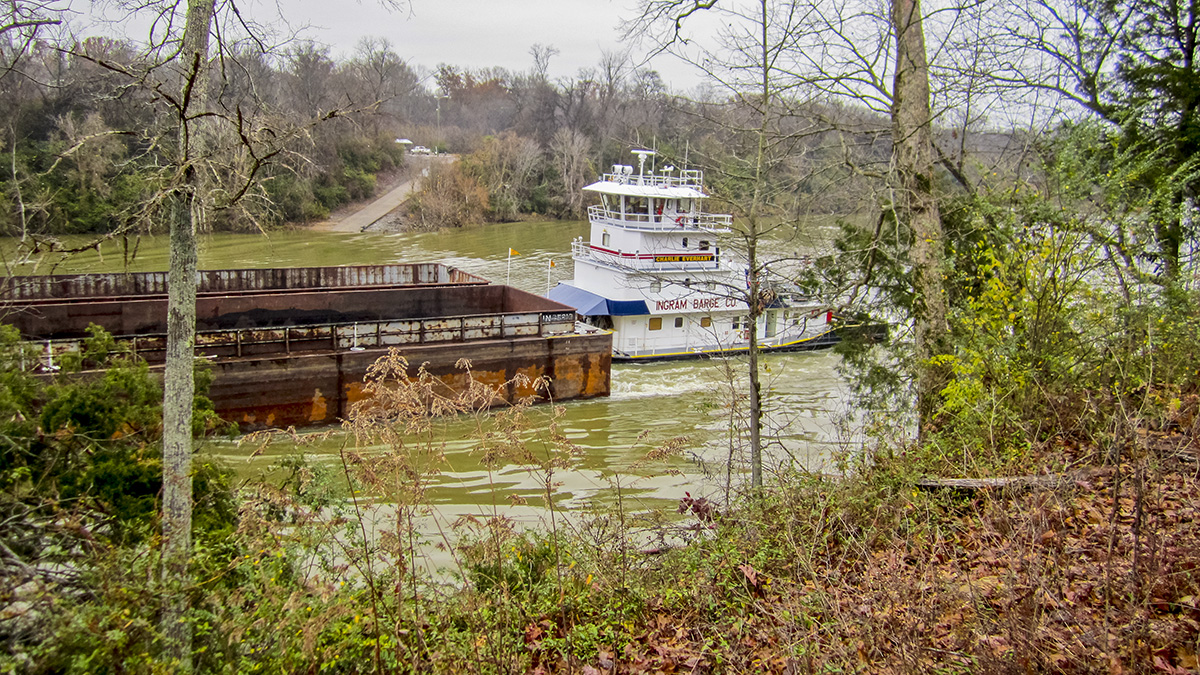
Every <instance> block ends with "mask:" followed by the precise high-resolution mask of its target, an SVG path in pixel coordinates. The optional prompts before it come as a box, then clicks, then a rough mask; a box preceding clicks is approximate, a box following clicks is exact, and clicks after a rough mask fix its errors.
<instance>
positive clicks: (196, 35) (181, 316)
mask: <svg viewBox="0 0 1200 675" xmlns="http://www.w3.org/2000/svg"><path fill="white" fill-rule="evenodd" d="M214 8H215V0H189V2H188V11H187V19H186V24H185V28H184V36H183V45H182V49H181V51H180V54H179V57H178V59H179V61H178V62H179V64H180V70H181V72H182V87H181V95H180V98H179V101H180V105H181V108H180V109H179V110H178V114H179V120H178V124H179V149H178V152H179V158H178V162H179V167H180V169H181V175H182V176H183V180H182V184H181V185H178V186H176V187H175V194H174V196H173V198H172V199H171V203H172V205H173V210H172V212H171V214H170V216H171V223H170V228H171V237H170V241H171V253H170V270H169V272H168V280H167V294H168V300H167V353H166V366H165V372H164V378H163V517H162V534H163V569H162V575H163V584H164V587H165V589H166V597H165V598H164V607H163V614H162V632H163V637H164V640H165V654H164V656H165V657H166V659H168V660H169V661H172V662H174V663H176V664H177V665H176V666H175V672H181V673H190V672H191V671H192V627H191V624H189V623H188V621H187V608H188V601H187V591H188V587H189V586H190V585H191V578H190V575H189V573H188V561H189V559H190V557H191V548H192V536H191V535H192V475H191V474H192V406H193V399H194V397H195V380H194V375H193V372H194V371H193V368H194V365H193V364H194V361H195V342H196V227H197V225H198V224H199V222H200V221H201V219H202V218H203V201H204V198H205V195H204V185H203V183H204V175H203V171H202V170H201V169H199V168H198V167H197V161H199V160H201V159H202V155H203V152H204V148H203V146H204V143H203V140H202V139H203V133H202V129H201V127H203V126H204V124H205V122H204V118H203V117H200V116H199V115H200V114H201V113H203V111H204V102H205V88H206V86H207V78H206V77H205V73H206V71H207V67H208V38H209V26H210V24H211V23H212V17H213V11H214Z"/></svg>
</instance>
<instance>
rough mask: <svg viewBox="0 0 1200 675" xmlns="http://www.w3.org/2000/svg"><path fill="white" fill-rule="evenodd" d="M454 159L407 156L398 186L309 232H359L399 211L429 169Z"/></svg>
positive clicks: (452, 157) (427, 173)
mask: <svg viewBox="0 0 1200 675" xmlns="http://www.w3.org/2000/svg"><path fill="white" fill-rule="evenodd" d="M456 159H457V157H456V156H455V155H436V156H432V157H422V156H420V155H409V156H408V166H407V167H406V173H407V174H408V175H407V177H406V178H405V179H404V180H403V181H401V182H400V184H399V185H396V186H395V187H393V188H392V189H390V190H388V191H387V192H386V193H384V194H383V195H381V196H380V197H378V198H377V199H376V200H375V201H373V202H370V203H368V204H367V205H365V206H363V207H361V208H360V209H358V210H357V211H351V212H350V213H348V214H347V215H345V216H344V217H341V218H337V217H336V216H335V217H333V218H331V219H330V220H327V221H325V222H322V223H317V224H316V225H313V226H312V229H314V230H318V231H322V232H362V231H364V230H366V229H367V228H369V227H371V226H372V225H374V224H375V223H377V222H379V221H380V220H382V219H384V218H386V217H387V216H388V214H390V213H391V212H393V211H395V210H396V209H398V208H400V205H401V204H403V203H404V202H405V200H407V199H408V197H409V196H410V195H411V194H412V193H413V190H415V189H417V187H418V185H419V184H420V182H421V179H422V178H424V177H426V176H428V175H429V170H430V168H431V167H433V166H437V165H439V164H449V163H450V162H453V161H454V160H456Z"/></svg>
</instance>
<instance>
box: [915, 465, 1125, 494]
mask: <svg viewBox="0 0 1200 675" xmlns="http://www.w3.org/2000/svg"><path fill="white" fill-rule="evenodd" d="M1103 472H1104V469H1100V468H1093V469H1084V470H1080V471H1072V472H1071V473H1066V474H1041V475H1037V476H1005V477H1002V478H936V477H935V478H925V479H923V480H920V481H918V482H917V487H918V488H920V489H922V490H957V491H959V492H979V491H983V490H1017V491H1021V490H1053V489H1055V488H1058V487H1062V486H1065V485H1070V484H1072V483H1075V482H1077V481H1081V480H1088V479H1090V478H1093V477H1095V476H1096V475H1098V474H1100V473H1103Z"/></svg>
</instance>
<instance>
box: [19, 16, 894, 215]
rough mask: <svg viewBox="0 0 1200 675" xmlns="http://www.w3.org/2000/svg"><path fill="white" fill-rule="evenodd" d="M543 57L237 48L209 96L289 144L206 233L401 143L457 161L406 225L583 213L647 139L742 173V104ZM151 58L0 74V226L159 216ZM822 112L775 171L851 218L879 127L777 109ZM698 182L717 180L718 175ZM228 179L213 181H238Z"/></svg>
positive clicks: (669, 155)
mask: <svg viewBox="0 0 1200 675" xmlns="http://www.w3.org/2000/svg"><path fill="white" fill-rule="evenodd" d="M552 55H553V52H552V50H546V49H541V48H536V47H535V49H534V50H533V56H534V58H533V62H534V65H533V66H532V67H531V68H530V70H529V71H527V72H510V71H506V70H503V69H499V68H493V69H484V70H479V71H468V70H463V69H460V68H456V67H454V66H450V65H441V66H439V67H438V68H437V69H436V71H434V72H423V71H422V70H420V69H419V68H414V67H413V66H410V65H409V64H407V63H405V62H404V60H403V59H401V58H400V57H399V56H398V55H397V54H396V53H395V51H394V50H393V49H392V46H391V45H390V44H389V43H388V42H387V41H386V40H383V39H370V38H368V39H364V40H363V41H362V42H361V43H360V44H359V47H358V49H357V51H356V52H355V54H354V55H353V56H352V57H350V58H348V59H345V60H342V61H338V60H335V59H334V58H333V57H332V56H331V55H330V52H329V50H328V48H325V47H321V46H317V45H314V44H311V43H299V44H296V45H293V46H292V47H290V48H288V49H286V50H284V51H283V52H281V53H279V54H276V55H264V54H262V53H261V52H260V51H255V50H251V49H247V50H245V51H244V52H238V51H236V49H235V50H234V52H233V53H232V54H231V55H230V56H229V57H227V58H224V59H222V60H221V61H220V62H219V65H218V64H214V72H213V74H212V77H211V84H210V89H211V92H210V96H211V99H212V100H213V101H214V102H215V104H216V108H217V110H218V112H220V111H225V112H224V113H223V114H226V115H228V116H230V117H236V118H237V120H241V119H242V118H243V116H245V118H246V119H247V120H249V119H251V115H249V114H248V112H249V113H253V115H252V118H253V120H254V122H253V124H251V123H249V122H247V127H248V128H247V129H246V132H245V133H247V134H254V135H256V137H258V138H262V137H265V136H267V135H269V134H276V135H278V136H279V137H280V138H283V139H284V140H283V141H281V142H279V143H278V144H277V147H276V149H275V151H274V152H273V153H272V154H271V156H269V157H265V158H262V157H257V158H250V159H253V160H254V162H253V163H251V164H253V169H252V170H250V169H247V176H246V177H245V178H246V181H245V182H246V184H248V185H252V186H253V188H252V189H251V194H250V197H251V198H249V199H242V200H241V201H240V202H239V207H238V208H237V209H227V210H217V211H216V212H214V213H212V214H210V216H209V222H208V226H209V227H211V228H213V229H218V230H254V229H271V228H277V227H281V226H284V225H286V224H289V223H304V222H311V221H314V220H320V219H323V218H325V217H327V216H328V215H329V213H330V211H332V210H334V209H336V208H338V207H339V206H342V205H344V204H346V203H348V202H351V201H354V200H360V199H365V198H368V197H370V196H371V195H372V194H374V192H375V190H376V186H377V183H378V181H379V180H380V177H381V176H384V177H390V176H392V175H394V174H396V173H397V172H399V171H401V170H402V169H403V165H404V163H405V154H404V146H403V145H402V144H399V143H397V142H396V141H397V140H398V139H400V138H407V139H411V140H412V141H413V142H414V143H415V144H417V145H426V146H429V147H431V148H434V149H435V150H439V151H443V152H451V153H456V154H458V155H459V156H460V158H461V161H459V162H456V163H454V164H450V165H447V166H443V167H442V168H440V169H439V170H437V171H435V172H434V174H433V175H432V176H430V177H429V178H428V179H427V180H425V181H424V184H423V186H422V189H421V190H420V191H419V192H418V194H417V195H416V198H415V199H413V200H412V201H411V203H410V205H409V212H408V215H409V218H410V220H411V222H412V223H413V225H414V226H417V227H425V228H436V227H446V226H457V225H462V224H464V223H467V222H482V221H506V220H513V219H517V218H520V217H522V215H523V214H538V215H540V216H545V217H564V218H574V217H579V216H581V215H582V213H583V210H584V207H585V202H584V199H585V197H584V195H583V194H582V193H581V192H580V188H581V187H582V186H583V185H585V184H586V183H587V182H589V181H591V180H593V179H594V178H595V177H596V175H597V174H598V173H600V172H601V171H603V170H606V169H607V168H608V167H609V166H610V165H611V164H614V163H629V162H630V161H631V159H632V158H631V157H630V155H629V154H628V153H629V150H630V149H631V147H633V146H643V147H655V148H657V149H658V150H659V151H660V154H661V155H662V157H661V159H662V161H661V162H660V164H659V166H662V165H664V164H666V163H668V162H675V163H677V164H681V163H682V162H683V161H685V160H687V159H688V158H689V157H690V158H691V161H692V163H693V164H695V163H698V161H703V162H704V163H705V164H706V165H707V166H710V167H712V166H728V167H729V173H730V176H734V174H736V171H737V162H738V155H739V152H741V149H740V148H741V147H742V145H743V140H744V139H742V138H741V136H742V135H744V134H743V132H742V131H741V130H739V124H738V120H739V119H741V118H743V117H745V116H746V115H747V114H748V111H747V110H745V109H744V106H743V105H742V104H740V103H739V102H737V101H710V102H707V103H699V102H696V101H694V100H690V99H685V98H682V97H678V96H675V95H672V93H671V92H669V91H668V89H667V87H666V85H665V84H664V83H663V81H662V80H661V79H660V77H659V76H658V74H657V73H655V72H654V71H651V70H645V69H638V68H635V67H633V66H632V65H631V63H630V61H629V60H628V59H627V58H625V57H623V56H621V55H615V54H605V55H604V57H603V58H602V59H601V62H600V63H599V64H598V65H597V66H596V67H595V68H592V69H584V70H581V71H580V72H579V73H578V74H577V76H575V77H570V78H561V79H557V80H551V79H550V78H548V77H547V75H546V64H547V61H548V59H549V58H550V57H551V56H552ZM146 59H147V57H145V55H144V54H142V53H141V52H139V48H138V46H137V45H134V44H130V43H126V42H120V41H115V40H111V39H102V38H93V39H90V40H87V41H84V42H82V43H79V44H72V45H57V44H51V43H38V44H36V45H34V46H33V47H32V48H30V49H28V50H26V51H25V52H24V54H23V55H22V56H21V57H20V59H19V60H18V61H17V63H16V64H15V67H14V68H12V69H9V70H5V71H4V72H3V73H2V74H0V109H3V110H6V111H9V113H8V115H7V118H6V120H5V121H6V122H7V124H6V128H5V129H3V130H0V144H2V147H3V152H4V154H5V155H7V157H6V158H5V160H6V161H4V162H3V164H4V170H3V171H2V172H0V184H2V190H0V227H2V228H3V232H4V233H5V234H9V235H17V236H21V235H35V234H70V233H109V232H116V231H123V230H136V231H152V230H153V229H154V228H155V227H156V226H157V225H156V224H155V223H153V222H151V219H150V218H149V217H148V216H145V215H144V214H145V213H147V212H148V211H147V210H146V209H145V205H146V204H147V203H149V202H151V201H153V199H154V198H155V195H156V194H158V193H159V191H160V188H161V186H162V185H164V184H166V183H167V182H168V179H167V177H165V176H163V175H162V174H161V169H160V167H161V166H165V165H169V164H170V163H169V162H165V161H158V160H159V157H160V155H161V153H169V152H170V151H171V150H172V148H171V147H168V146H169V145H170V141H169V140H167V141H164V140H163V139H170V138H171V137H170V134H164V133H162V132H161V129H162V127H163V126H164V125H165V124H167V123H168V122H169V121H164V120H160V119H156V117H155V116H156V115H157V114H161V113H156V112H155V111H156V110H160V109H161V108H160V107H157V106H154V105H148V103H149V101H148V98H149V97H153V96H155V94H154V93H152V92H151V91H148V89H147V88H146V87H137V86H131V82H132V81H133V79H132V78H131V73H135V72H137V69H138V67H139V62H145V61H146ZM818 118H820V119H822V120H825V121H828V120H829V119H831V118H837V119H840V120H842V121H843V122H845V124H842V125H840V126H838V125H826V126H829V127H830V128H841V129H853V131H844V130H843V131H839V132H836V133H835V132H832V131H830V132H825V133H823V134H813V135H809V136H804V140H803V146H804V147H803V148H799V149H797V151H796V152H793V153H792V155H791V156H792V157H793V158H794V160H792V161H789V163H788V164H787V165H781V166H778V167H775V168H774V171H775V173H776V174H777V175H776V176H775V178H776V179H777V183H778V184H780V185H789V184H790V185H792V187H791V188H790V189H791V190H792V192H793V193H794V196H795V200H796V209H797V210H801V211H818V212H823V213H845V212H847V211H849V210H852V209H853V208H854V207H855V206H856V200H857V199H860V198H861V196H862V195H863V194H864V193H865V191H864V190H863V189H862V186H861V185H857V186H856V179H855V176H856V175H857V174H856V173H854V172H852V171H850V170H849V169H848V167H850V166H855V165H856V163H857V164H859V165H861V164H870V163H873V162H886V161H887V157H888V155H889V152H890V141H889V139H888V136H887V123H886V120H883V119H879V118H877V117H874V116H872V115H871V114H869V113H865V112H856V111H853V110H848V109H841V108H833V107H823V108H821V109H815V108H813V107H812V106H811V105H810V106H808V107H807V108H804V109H802V110H797V111H796V112H795V113H794V114H793V115H792V116H791V117H790V118H788V119H790V120H791V123H792V124H793V125H794V127H795V128H796V129H803V128H805V127H806V126H811V125H812V124H813V120H815V119H818ZM251 126H252V127H253V128H249V127H251ZM847 152H849V153H850V154H852V155H853V159H854V161H852V162H847V161H846V159H847V158H846V154H847ZM222 178H227V177H222ZM708 179H709V180H710V182H712V183H714V184H715V185H717V186H718V187H719V184H720V182H721V180H722V176H721V175H714V174H713V173H711V172H710V175H709V176H708ZM218 182H220V181H218ZM226 183H227V185H224V186H222V188H221V189H226V190H236V189H239V188H238V187H237V186H236V185H235V184H233V183H236V181H230V180H226ZM231 185H232V186H231Z"/></svg>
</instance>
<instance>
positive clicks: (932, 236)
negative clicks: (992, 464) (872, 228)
mask: <svg viewBox="0 0 1200 675" xmlns="http://www.w3.org/2000/svg"><path fill="white" fill-rule="evenodd" d="M891 18H892V27H893V29H894V30H895V32H896V72H895V80H894V84H893V90H892V141H893V145H894V149H893V161H894V162H895V172H894V176H895V178H894V183H895V187H896V191H895V197H894V201H893V208H895V209H896V214H897V216H898V217H899V219H900V222H905V221H907V223H908V224H909V226H910V227H911V229H912V235H913V244H912V250H911V256H912V265H913V290H914V300H913V320H914V324H915V326H914V329H915V357H916V359H917V412H918V419H919V422H920V431H919V433H922V434H923V433H924V431H925V429H926V427H927V425H928V423H929V422H930V421H931V419H932V417H933V413H934V412H935V410H936V405H937V399H938V396H939V394H940V392H941V390H942V388H943V387H944V386H945V382H946V374H945V368H944V367H940V366H937V365H935V364H934V363H933V362H932V359H933V357H935V356H937V355H939V354H944V353H946V352H947V348H946V336H947V324H946V294H945V289H944V287H943V284H942V274H943V256H944V244H943V241H942V240H943V235H942V219H941V214H940V213H939V211H938V203H937V199H936V198H935V196H934V193H933V165H934V160H935V155H934V152H933V136H932V133H931V130H930V122H931V121H930V104H929V65H928V63H927V61H926V56H925V33H924V31H923V29H922V26H921V5H920V0H892V16H891Z"/></svg>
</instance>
